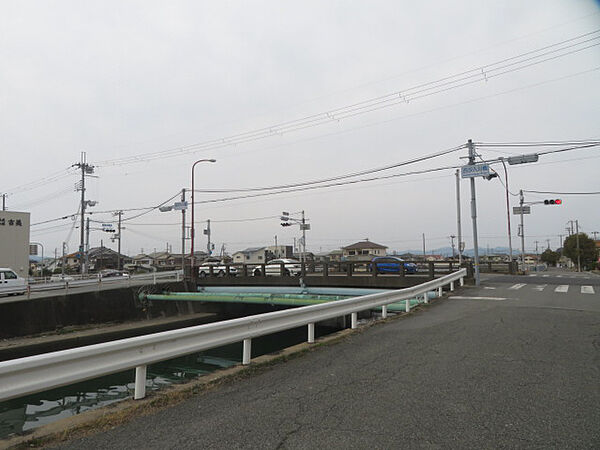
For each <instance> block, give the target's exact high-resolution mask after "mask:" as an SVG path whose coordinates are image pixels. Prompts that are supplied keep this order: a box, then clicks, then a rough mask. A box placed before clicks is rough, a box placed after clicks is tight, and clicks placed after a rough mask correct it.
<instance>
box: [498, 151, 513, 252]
mask: <svg viewBox="0 0 600 450" xmlns="http://www.w3.org/2000/svg"><path fill="white" fill-rule="evenodd" d="M500 161H501V162H502V166H503V167H504V183H505V186H504V187H505V191H506V223H507V226H508V253H509V259H510V263H511V264H512V262H513V247H512V232H511V229H510V202H509V197H508V170H507V169H506V163H505V162H504V158H500Z"/></svg>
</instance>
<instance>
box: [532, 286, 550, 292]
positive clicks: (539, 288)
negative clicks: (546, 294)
mask: <svg viewBox="0 0 600 450" xmlns="http://www.w3.org/2000/svg"><path fill="white" fill-rule="evenodd" d="M546 286H548V285H547V284H540V285H538V286H534V288H533V290H534V291H540V292H541V291H543V290H544V288H545V287H546Z"/></svg>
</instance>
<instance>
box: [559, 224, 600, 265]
mask: <svg viewBox="0 0 600 450" xmlns="http://www.w3.org/2000/svg"><path fill="white" fill-rule="evenodd" d="M563 251H564V254H565V256H566V257H568V258H569V259H570V260H571V261H573V263H574V264H577V235H576V234H572V235H571V236H569V237H568V238H567V239H565V244H564V250H563ZM579 255H580V258H581V267H582V268H588V269H591V268H592V267H594V265H595V264H596V261H597V260H598V249H597V248H596V243H595V242H594V240H593V239H590V238H589V237H588V235H587V234H585V233H579Z"/></svg>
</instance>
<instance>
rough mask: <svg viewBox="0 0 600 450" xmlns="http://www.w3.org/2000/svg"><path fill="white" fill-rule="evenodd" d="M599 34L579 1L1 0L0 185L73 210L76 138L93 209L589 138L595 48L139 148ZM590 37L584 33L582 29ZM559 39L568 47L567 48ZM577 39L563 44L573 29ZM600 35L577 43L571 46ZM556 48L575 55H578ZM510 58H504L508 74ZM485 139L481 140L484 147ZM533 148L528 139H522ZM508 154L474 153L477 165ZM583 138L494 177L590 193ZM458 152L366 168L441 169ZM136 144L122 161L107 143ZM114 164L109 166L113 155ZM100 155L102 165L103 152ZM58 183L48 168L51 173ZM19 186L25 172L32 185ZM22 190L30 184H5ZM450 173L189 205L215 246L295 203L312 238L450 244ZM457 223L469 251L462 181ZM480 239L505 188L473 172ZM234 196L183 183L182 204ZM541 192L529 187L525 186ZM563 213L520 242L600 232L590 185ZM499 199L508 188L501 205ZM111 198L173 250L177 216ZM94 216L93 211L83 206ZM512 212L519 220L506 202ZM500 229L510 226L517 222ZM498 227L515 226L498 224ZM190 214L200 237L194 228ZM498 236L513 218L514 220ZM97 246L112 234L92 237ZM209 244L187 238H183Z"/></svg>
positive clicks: (264, 227)
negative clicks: (415, 91) (577, 227)
mask: <svg viewBox="0 0 600 450" xmlns="http://www.w3.org/2000/svg"><path fill="white" fill-rule="evenodd" d="M598 29H600V8H599V3H598V2H594V1H591V0H539V1H534V0H531V1H527V2H523V1H521V0H510V1H509V0H502V1H485V2H481V1H454V2H444V1H431V2H413V1H398V0H395V1H369V2H366V1H364V2H358V1H327V2H324V1H304V2H281V1H254V2H241V1H239V2H235V1H227V2H225V1H218V2H217V1H213V2H205V1H172V2H156V1H125V2H123V1H103V2H80V1H44V2H39V1H23V0H19V1H11V0H5V1H3V2H2V3H1V4H0V61H2V70H0V136H1V140H2V141H1V148H2V161H3V162H2V165H1V166H0V167H1V169H0V173H1V176H2V177H1V179H0V192H8V193H9V194H10V195H9V196H8V197H7V206H8V208H9V209H11V210H22V211H30V212H31V215H32V223H38V222H43V221H46V220H50V219H54V218H58V217H61V216H65V215H69V214H73V213H76V212H77V207H78V194H77V193H75V192H74V191H73V185H74V183H75V182H76V181H77V175H76V174H74V173H73V174H69V173H68V172H67V171H66V169H67V168H69V166H71V165H72V164H73V163H76V162H77V161H78V160H79V158H80V152H81V151H85V152H87V157H88V162H90V163H91V164H94V165H97V166H98V167H97V170H96V175H98V178H96V179H93V180H90V182H89V190H88V198H90V199H92V200H97V201H98V202H99V204H98V205H97V206H96V207H95V208H93V209H91V210H92V211H93V210H96V211H111V210H116V209H129V208H138V207H147V206H152V205H156V204H158V203H161V202H162V201H164V200H167V199H168V198H169V197H171V196H173V195H175V194H176V193H177V192H178V191H180V190H181V189H182V188H183V187H186V188H189V187H190V183H191V182H190V168H191V164H192V163H193V162H194V161H195V160H196V159H200V158H216V159H217V160H218V161H217V163H216V164H202V165H199V166H197V171H196V188H197V189H234V188H248V187H261V186H273V185H279V184H287V183H295V182H302V181H308V180H317V179H321V178H328V177H333V176H336V175H342V174H347V173H352V172H357V171H361V170H365V169H369V168H375V167H380V166H385V165H388V164H392V163H396V162H401V161H405V160H408V159H412V158H415V157H419V156H423V155H427V154H431V153H434V152H437V151H440V150H444V149H448V148H452V147H455V146H458V145H460V144H463V143H464V142H466V140H467V139H468V138H472V139H473V140H474V141H477V142H514V141H552V140H576V139H592V138H593V139H598V138H600V125H599V124H600V121H599V120H598V117H600V107H599V105H600V70H599V69H600V46H593V47H590V48H587V49H585V50H581V51H578V52H577V53H573V54H571V55H567V56H564V57H560V58H556V59H554V60H551V61H547V62H544V63H542V64H536V65H532V66H531V67H527V68H524V69H522V70H518V71H514V72H510V73H506V74H503V75H501V76H497V77H490V78H489V79H488V81H487V82H486V81H478V82H475V83H472V84H470V85H467V86H464V87H460V88H456V89H451V90H448V91H445V92H438V93H435V94H433V95H430V96H427V97H424V98H419V99H414V100H412V101H410V102H408V103H402V102H399V103H398V104H396V105H394V106H391V107H388V108H383V109H379V110H376V111H372V112H368V113H365V114H360V115H356V116H354V117H349V118H345V119H341V120H339V121H338V120H331V121H328V122H327V123H323V124H321V125H318V126H313V127H309V128H304V129H301V130H296V131H289V132H286V133H283V134H279V133H273V136H271V137H268V138H265V139H260V140H255V141H252V142H246V143H239V144H237V145H225V146H222V147H221V148H213V149H210V150H202V151H198V147H191V148H189V149H188V151H187V152H184V151H182V152H179V153H178V154H177V156H175V157H169V158H160V159H151V160H148V159H147V158H143V156H144V155H147V154H149V153H153V152H160V151H163V150H170V149H173V148H180V147H186V146H190V145H193V144H198V143H203V142H206V141H211V140H218V139H222V138H226V137H228V136H232V135H236V134H238V133H243V132H246V131H252V130H257V129H261V128H264V127H270V126H273V125H276V124H280V123H283V122H287V121H293V120H296V119H299V118H302V117H305V116H308V115H312V114H317V113H323V112H327V111H331V110H334V109H336V108H340V107H344V106H348V105H351V104H354V103H356V102H360V101H363V100H366V99H371V98H375V97H378V96H381V95H386V94H389V93H394V92H398V91H403V90H406V89H408V88H411V87H414V86H416V85H419V84H421V83H425V82H430V81H436V80H440V79H442V78H445V77H448V76H451V75H455V74H457V73H460V72H463V71H466V70H471V69H478V68H481V67H483V66H485V65H487V64H492V63H495V62H498V61H500V60H503V59H505V58H510V57H512V56H515V55H519V54H523V53H525V52H529V51H532V50H536V49H539V48H541V47H545V46H548V45H551V44H555V43H557V42H561V41H565V40H567V39H571V38H573V37H575V36H579V35H582V34H584V33H590V32H594V31H596V30H598ZM598 36H599V34H592V35H589V36H588V37H587V39H593V38H598ZM572 42H574V41H572ZM576 42H581V41H576ZM598 42H599V41H598V40H597V39H596V40H591V41H590V42H588V43H587V44H586V45H593V44H596V43H598ZM576 48H577V47H573V48H572V49H576ZM513 68H514V67H513ZM492 150H494V151H492ZM536 150H537V149H526V150H525V151H526V152H530V151H536ZM509 152H510V153H520V152H521V151H520V150H519V149H513V148H510V149H490V150H488V149H483V148H482V149H481V154H482V156H483V157H484V158H493V157H497V156H500V155H502V154H504V155H508V154H509ZM599 152H600V150H599V149H598V147H597V148H593V149H588V150H579V151H573V152H568V153H563V154H558V155H547V156H542V157H540V161H539V162H538V163H537V164H531V165H527V166H515V167H511V168H510V187H511V190H512V191H513V192H514V191H518V189H520V188H523V189H530V190H549V191H599V190H600V182H599V176H598V173H599V170H598V169H599V168H600V153H599ZM465 154H466V151H465V150H461V151H460V152H455V153H453V154H450V155H446V156H443V157H439V158H435V159H432V160H429V161H427V162H423V163H419V164H414V165H411V166H408V167H406V168H400V169H394V170H390V171H386V172H382V173H380V174H379V175H386V174H393V173H400V172H405V171H408V170H421V169H426V168H432V167H440V166H446V165H456V164H460V163H462V162H463V161H464V160H461V159H459V157H460V156H464V155H465ZM138 155H139V156H141V157H142V158H140V161H139V162H137V163H133V164H125V163H123V160H124V158H127V157H130V156H138ZM115 160H116V162H115ZM109 161H113V163H109ZM55 175H56V176H57V179H56V180H54V181H52V180H51V179H48V177H50V176H55ZM28 183H32V184H28ZM25 184H27V186H23V185H25ZM454 186H455V183H454V173H453V171H443V172H436V173H430V174H425V175H417V176H411V177H406V178H396V179H388V180H381V181H376V182H372V183H362V184H356V185H349V186H342V187H336V188H329V189H319V190H313V191H307V192H295V193H288V194H281V195H274V196H268V197H259V198H253V199H243V200H235V201H228V202H223V203H215V204H209V205H205V204H199V205H197V207H196V217H197V219H198V222H201V221H203V220H206V219H211V220H212V221H214V223H213V226H212V229H213V240H214V241H215V242H216V244H217V247H220V245H221V244H223V243H224V244H225V245H226V248H227V251H228V252H233V251H235V250H238V249H242V248H245V247H249V246H254V245H266V244H270V243H272V242H273V239H274V238H273V237H274V236H275V235H277V236H278V240H279V243H285V244H291V243H292V240H293V238H294V237H295V236H298V235H299V231H298V229H297V228H296V227H288V228H282V227H280V225H279V221H278V220H277V219H275V218H273V219H269V220H258V221H249V222H218V221H226V220H232V219H247V218H248V219H249V218H260V217H268V216H275V215H277V214H279V213H280V212H281V211H282V210H288V211H300V210H302V209H304V210H306V213H307V216H308V217H309V219H310V222H311V224H312V230H311V231H310V232H309V235H308V238H307V243H308V249H309V250H312V251H319V250H322V251H326V250H331V249H334V248H338V247H339V246H341V245H347V244H349V243H352V242H353V241H356V240H359V239H362V238H365V237H368V238H369V239H371V240H373V241H376V242H379V243H382V244H385V245H388V246H389V247H390V248H391V249H398V250H403V249H414V248H420V245H421V244H420V240H421V233H425V234H426V237H427V246H428V248H430V249H433V248H436V247H441V246H447V245H449V242H450V241H449V239H448V236H449V235H450V234H455V233H456V205H455V190H454ZM461 186H462V192H463V202H462V212H463V224H464V226H463V230H464V234H465V235H466V241H467V247H471V245H472V243H471V242H472V241H471V224H470V221H469V220H468V214H469V205H468V198H467V196H468V183H467V182H466V181H464V182H462V184H461ZM477 187H478V201H479V215H480V220H479V230H480V236H481V238H480V245H481V246H483V247H485V246H486V245H490V246H491V247H493V246H505V245H507V238H506V212H505V199H504V190H503V187H502V185H501V184H500V183H499V182H498V180H492V181H490V182H487V181H483V180H478V181H477ZM231 195H235V194H218V195H209V194H201V193H198V194H197V198H196V200H197V201H203V200H207V199H211V198H221V197H229V196H231ZM541 198H544V196H543V195H536V196H534V195H528V196H527V200H531V201H533V200H538V199H541ZM562 198H563V200H564V205H563V206H561V207H544V206H537V207H534V208H533V209H534V212H533V214H532V215H531V216H528V217H527V222H526V227H527V234H528V235H532V236H533V237H531V238H530V239H528V242H527V247H528V249H531V248H533V247H535V244H534V243H533V241H534V240H536V239H537V240H539V241H543V242H544V244H540V245H545V239H551V245H552V246H553V247H557V246H558V235H559V234H561V233H562V234H564V229H565V226H566V222H567V221H568V220H571V219H578V220H579V221H580V224H581V226H582V229H583V230H584V231H586V232H592V231H600V207H599V206H600V202H599V200H600V197H599V196H589V197H583V196H580V197H576V196H562ZM516 202H517V198H516V197H512V198H511V203H512V205H515V204H516ZM140 212H141V211H126V212H125V215H124V218H125V219H127V220H128V221H127V222H126V227H127V229H126V230H125V231H124V232H123V251H124V252H126V253H129V254H135V253H138V252H140V250H141V249H142V248H143V249H144V251H146V252H148V251H153V250H154V249H155V248H156V249H157V250H160V249H164V248H165V246H166V244H167V243H170V244H171V245H173V249H174V251H179V249H180V228H179V221H180V214H177V213H174V212H172V213H159V212H157V211H154V212H150V213H148V214H145V215H143V216H140V217H138V218H134V216H135V215H137V214H139V213H140ZM91 217H92V219H94V220H98V221H108V220H111V215H110V214H108V213H104V214H103V213H99V214H94V215H92V216H91ZM515 219H516V217H515ZM515 222H516V221H515ZM73 225H74V224H73V223H72V221H71V220H64V221H56V222H49V223H47V224H43V225H39V226H34V227H33V228H32V240H33V241H38V242H42V243H43V244H44V245H45V247H46V252H47V253H49V252H53V251H54V248H55V247H56V248H60V245H61V244H60V243H61V242H62V241H64V240H67V239H68V242H69V250H70V251H74V250H76V249H77V246H78V243H79V241H78V240H79V233H78V230H77V229H75V230H73V231H72V232H71V229H72V227H73ZM513 225H514V222H513ZM201 228H202V226H201V225H197V230H198V231H197V233H201V231H200V229H201ZM513 235H515V236H516V225H515V226H513ZM100 239H104V243H105V244H108V245H109V246H111V247H113V248H114V247H115V246H116V244H112V243H110V241H109V235H108V234H107V233H102V232H100V231H93V232H92V234H91V245H92V246H96V245H99V243H100ZM204 246H205V241H204V237H201V240H200V242H199V243H198V247H200V248H202V247H204Z"/></svg>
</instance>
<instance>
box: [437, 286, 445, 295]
mask: <svg viewBox="0 0 600 450" xmlns="http://www.w3.org/2000/svg"><path fill="white" fill-rule="evenodd" d="M443 293H444V292H443V290H442V287H441V286H440V287H439V288H438V297H441V296H442V295H443Z"/></svg>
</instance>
